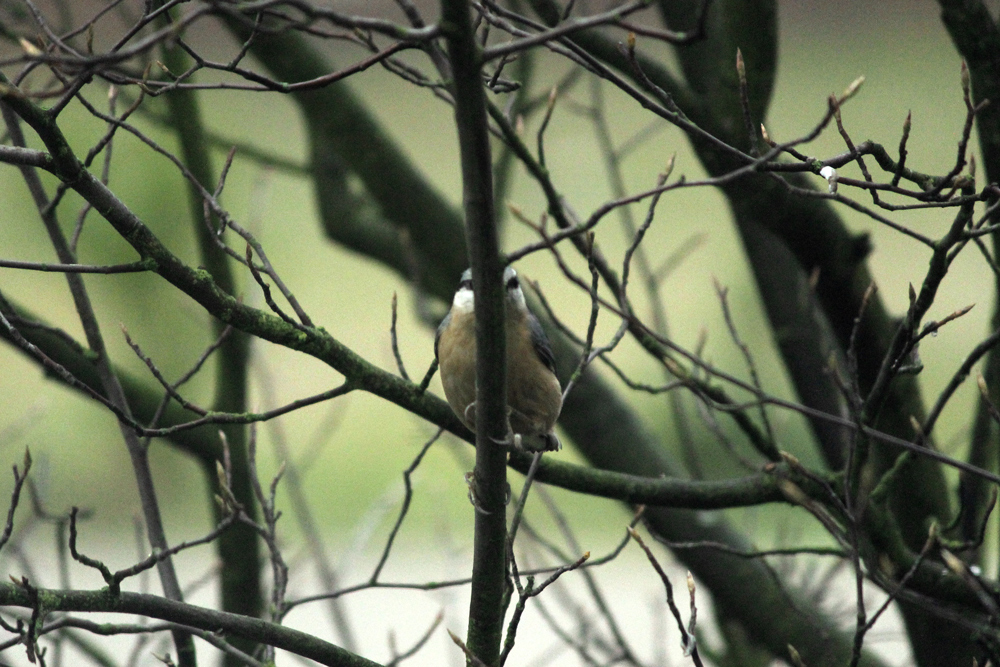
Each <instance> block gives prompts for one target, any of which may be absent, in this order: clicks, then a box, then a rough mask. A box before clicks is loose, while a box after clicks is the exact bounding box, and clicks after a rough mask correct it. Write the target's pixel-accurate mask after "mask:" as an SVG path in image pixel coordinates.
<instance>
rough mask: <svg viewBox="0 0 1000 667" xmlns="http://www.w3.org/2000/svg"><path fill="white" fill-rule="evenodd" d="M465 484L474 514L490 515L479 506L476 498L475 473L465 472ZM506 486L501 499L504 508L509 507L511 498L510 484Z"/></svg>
mask: <svg viewBox="0 0 1000 667" xmlns="http://www.w3.org/2000/svg"><path fill="white" fill-rule="evenodd" d="M465 484H466V485H467V486H468V487H469V502H470V503H472V507H473V509H475V510H476V512H478V513H479V514H482V515H483V516H489V515H490V514H493V512H490V511H489V510H487V509H484V508H483V506H482V505H480V504H479V498H478V497H477V496H476V473H475V472H467V473H465ZM506 484H507V489H506V491H505V492H504V498H503V505H504V507H506V506H507V505H510V498H511V493H510V482H507V483H506Z"/></svg>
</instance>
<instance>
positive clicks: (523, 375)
mask: <svg viewBox="0 0 1000 667" xmlns="http://www.w3.org/2000/svg"><path fill="white" fill-rule="evenodd" d="M503 282H504V304H505V306H506V308H505V318H504V319H505V322H506V329H507V410H508V413H507V414H508V420H509V422H510V434H509V436H508V438H507V442H508V443H509V444H511V445H512V446H513V447H514V448H515V449H520V450H524V451H529V452H545V451H555V450H558V449H559V448H560V447H561V443H560V442H559V437H558V436H557V435H556V434H555V433H554V432H553V428H554V427H555V423H556V420H557V419H558V418H559V413H560V412H561V411H562V387H561V385H560V384H559V379H558V378H557V377H556V369H555V358H554V357H553V355H552V347H551V346H550V345H549V340H548V338H547V337H546V335H545V331H544V330H543V329H542V326H541V325H540V324H539V323H538V319H537V318H535V316H534V315H533V314H532V313H531V311H530V310H528V305H527V304H526V303H525V300H524V292H522V291H521V283H520V281H519V280H518V277H517V271H515V270H514V267H511V266H508V267H506V269H504V274H503ZM434 356H435V358H436V359H437V361H438V366H439V368H440V372H441V384H442V386H443V387H444V395H445V398H447V399H448V403H449V405H451V409H452V410H454V412H455V414H456V415H457V416H458V418H459V419H460V420H461V421H462V423H463V424H465V425H466V426H467V427H469V429H470V430H472V431H475V430H476V317H475V297H474V295H473V291H472V270H471V269H466V270H465V272H464V273H462V279H461V281H460V282H459V284H458V289H457V290H456V292H455V298H454V300H453V301H452V304H451V309H450V310H449V311H448V314H447V315H446V316H445V318H444V320H442V321H441V324H440V326H438V329H437V334H436V336H435V338H434Z"/></svg>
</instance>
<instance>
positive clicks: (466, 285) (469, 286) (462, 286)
mask: <svg viewBox="0 0 1000 667" xmlns="http://www.w3.org/2000/svg"><path fill="white" fill-rule="evenodd" d="M458 289H460V290H461V289H467V290H471V289H472V281H471V280H463V281H462V282H460V283H459V284H458Z"/></svg>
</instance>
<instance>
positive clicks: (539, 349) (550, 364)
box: [528, 313, 556, 373]
mask: <svg viewBox="0 0 1000 667" xmlns="http://www.w3.org/2000/svg"><path fill="white" fill-rule="evenodd" d="M528 329H530V330H531V345H532V347H534V348H535V354H537V355H538V358H539V359H541V361H542V363H543V364H545V366H546V367H547V368H548V369H549V370H550V371H552V372H553V373H555V372H556V358H555V356H554V355H553V354H552V346H551V345H549V337H548V336H546V335H545V330H544V329H542V325H541V324H539V323H538V318H536V317H535V316H534V315H532V314H531V313H528Z"/></svg>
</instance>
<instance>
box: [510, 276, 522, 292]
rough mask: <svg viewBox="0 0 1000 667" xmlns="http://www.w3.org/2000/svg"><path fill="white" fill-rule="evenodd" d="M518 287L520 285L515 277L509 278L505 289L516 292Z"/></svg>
mask: <svg viewBox="0 0 1000 667" xmlns="http://www.w3.org/2000/svg"><path fill="white" fill-rule="evenodd" d="M520 286H521V283H519V282H518V280H517V276H511V277H510V278H509V279H508V280H507V289H509V290H516V289H517V288H519V287H520Z"/></svg>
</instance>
